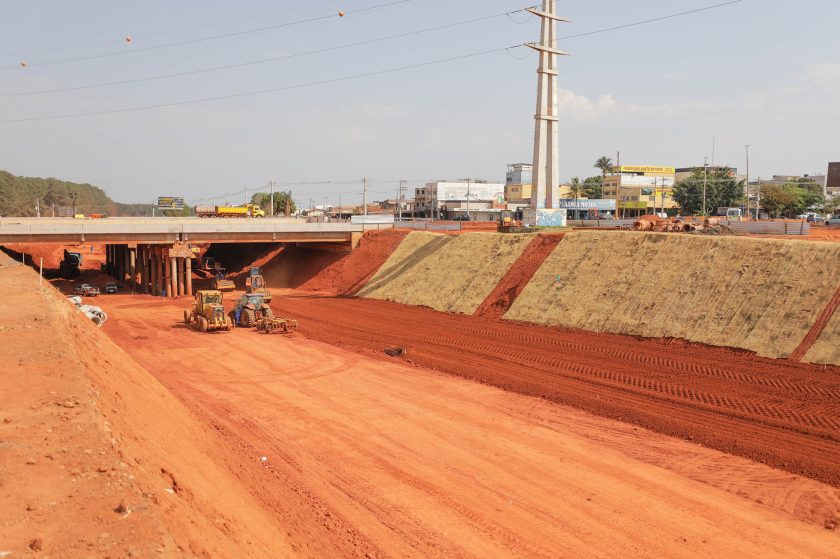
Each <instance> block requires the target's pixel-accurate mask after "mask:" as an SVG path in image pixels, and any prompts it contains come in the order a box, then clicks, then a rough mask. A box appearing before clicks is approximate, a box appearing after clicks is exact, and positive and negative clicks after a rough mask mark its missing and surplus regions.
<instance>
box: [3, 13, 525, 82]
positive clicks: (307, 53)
mask: <svg viewBox="0 0 840 559" xmlns="http://www.w3.org/2000/svg"><path fill="white" fill-rule="evenodd" d="M526 9H527V8H521V9H519V10H513V11H508V12H503V13H497V14H493V15H489V16H483V17H478V18H473V19H468V20H463V21H458V22H455V23H448V24H445V25H437V26H434V27H427V28H425V29H418V30H416V31H408V32H405V33H397V34H394V35H386V36H384V37H377V38H375V39H366V40H364V41H356V42H354V43H346V44H343V45H336V46H333V47H326V48H322V49H316V50H310V51H304V52H299V53H294V54H286V55H282V56H272V57H270V58H262V59H259V60H251V61H247V62H238V63H235V64H225V65H222V66H211V67H208V68H200V69H197V70H187V71H183V72H173V73H171V74H160V75H157V76H147V77H143V78H133V79H128V80H119V81H112V82H104V83H98V84H89V85H79V86H71V87H61V88H54V89H41V90H34V91H21V92H16V93H2V94H0V98H6V97H21V96H28V95H44V94H49V93H61V92H67V91H80V90H84V89H95V88H100V87H111V86H115V85H126V84H131V83H141V82H147V81H154V80H163V79H170V78H177V77H183V76H192V75H196V74H202V73H207V72H217V71H220V70H230V69H233V68H242V67H244V66H253V65H255V64H265V63H268V62H277V61H280V60H288V59H291V58H300V57H304V56H310V55H314V54H322V53H325V52H333V51H337V50H342V49H346V48H353V47H359V46H364V45H370V44H375V43H381V42H384V41H390V40H393V39H401V38H404V37H411V36H415V35H421V34H423V33H430V32H433V31H441V30H444V29H451V28H453V27H460V26H464V25H469V24H473V23H480V22H483V21H488V20H491V19H496V18H500V17H504V16H509V15H511V14H515V13H519V12H524V11H525V10H526ZM529 54H530V53H529Z"/></svg>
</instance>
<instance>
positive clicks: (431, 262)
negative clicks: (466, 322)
mask: <svg viewBox="0 0 840 559" xmlns="http://www.w3.org/2000/svg"><path fill="white" fill-rule="evenodd" d="M531 240H533V235H502V234H498V233H465V234H462V235H439V234H434V233H425V232H413V233H410V234H409V235H408V236H407V237H406V238H405V240H403V242H402V243H401V244H400V246H399V247H397V249H396V250H395V251H394V252H393V254H391V256H390V258H388V260H387V261H386V262H385V263H384V264H383V265H382V267H381V268H380V269H379V271H378V272H377V273H376V275H374V276H373V278H371V280H370V281H368V282H367V284H366V285H365V286H364V287H363V288H362V289H360V290H359V292H358V295H359V296H360V297H366V298H371V299H386V300H389V301H395V302H398V303H404V304H407V305H420V306H426V307H430V308H433V309H436V310H439V311H447V312H457V313H465V314H472V313H474V312H475V311H476V309H477V308H478V307H479V305H481V303H482V302H483V301H484V300H485V299H486V298H487V296H488V295H490V293H491V292H492V291H493V289H494V288H495V287H496V285H497V284H498V283H499V281H500V280H501V279H502V278H503V277H504V275H505V274H506V273H507V271H508V269H509V268H510V267H511V265H512V264H513V263H514V262H515V261H516V259H517V258H519V256H520V255H521V254H522V251H524V250H525V247H526V246H528V244H529V243H530V242H531Z"/></svg>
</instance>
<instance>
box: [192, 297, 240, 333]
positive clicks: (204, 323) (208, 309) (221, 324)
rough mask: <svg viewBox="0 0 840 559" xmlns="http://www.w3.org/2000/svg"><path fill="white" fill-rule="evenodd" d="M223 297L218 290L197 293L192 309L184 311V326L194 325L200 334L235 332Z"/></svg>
mask: <svg viewBox="0 0 840 559" xmlns="http://www.w3.org/2000/svg"><path fill="white" fill-rule="evenodd" d="M222 297H223V296H222V293H221V292H220V291H217V290H201V291H196V293H195V301H193V304H192V309H190V310H186V309H184V324H187V325H189V324H192V325H193V328H195V329H196V330H198V331H199V332H208V331H210V330H227V331H230V330H233V328H234V323H233V321H232V320H231V319H230V317H229V316H227V315H226V314H225V307H224V305H223V303H222Z"/></svg>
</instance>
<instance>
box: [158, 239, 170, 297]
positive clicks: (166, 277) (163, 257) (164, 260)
mask: <svg viewBox="0 0 840 559" xmlns="http://www.w3.org/2000/svg"><path fill="white" fill-rule="evenodd" d="M160 265H161V266H162V267H163V275H162V277H163V286H162V289H165V290H166V296H167V297H172V267H171V266H170V265H169V256H168V255H167V253H166V250H165V249H164V248H163V247H161V248H160Z"/></svg>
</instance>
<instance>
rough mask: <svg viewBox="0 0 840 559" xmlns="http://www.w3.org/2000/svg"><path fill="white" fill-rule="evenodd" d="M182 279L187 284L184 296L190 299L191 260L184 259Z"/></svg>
mask: <svg viewBox="0 0 840 559" xmlns="http://www.w3.org/2000/svg"><path fill="white" fill-rule="evenodd" d="M184 279H185V280H186V282H187V285H186V291H185V294H186V296H187V297H192V296H193V292H192V258H184Z"/></svg>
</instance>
